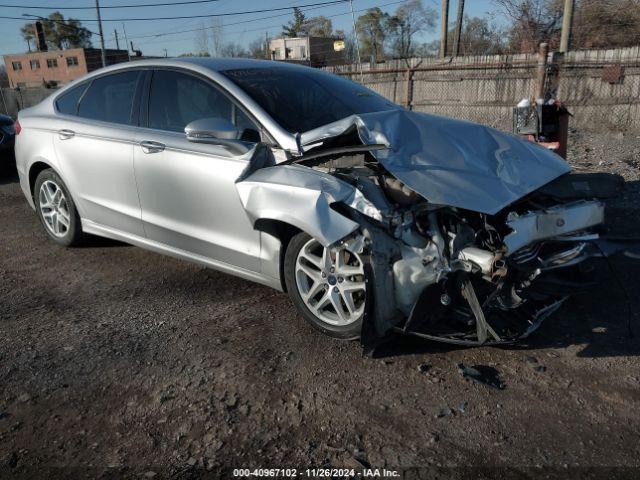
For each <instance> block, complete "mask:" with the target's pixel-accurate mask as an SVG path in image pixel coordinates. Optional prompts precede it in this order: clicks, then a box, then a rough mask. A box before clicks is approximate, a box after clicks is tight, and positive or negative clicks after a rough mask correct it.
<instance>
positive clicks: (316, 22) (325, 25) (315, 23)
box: [300, 15, 333, 37]
mask: <svg viewBox="0 0 640 480" xmlns="http://www.w3.org/2000/svg"><path fill="white" fill-rule="evenodd" d="M300 33H301V34H302V35H304V36H308V37H330V36H331V35H332V34H333V25H332V23H331V20H330V19H328V18H327V17H325V16H322V15H320V16H318V17H311V18H308V19H306V20H305V21H304V23H303V24H302V29H301V31H300Z"/></svg>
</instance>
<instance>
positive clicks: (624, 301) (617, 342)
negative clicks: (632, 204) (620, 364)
mask: <svg viewBox="0 0 640 480" xmlns="http://www.w3.org/2000/svg"><path fill="white" fill-rule="evenodd" d="M611 266H612V267H613V268H612V270H610V269H609V268H608V267H607V265H606V264H605V262H604V261H599V262H598V267H597V268H598V272H599V274H600V284H599V286H598V287H597V288H596V289H594V290H593V291H590V292H589V293H585V294H580V295H575V296H573V297H571V298H570V299H569V300H568V301H567V302H565V304H564V305H563V306H562V307H561V308H560V309H559V310H558V311H557V312H555V313H554V314H552V315H551V316H549V318H547V319H545V321H544V322H543V323H542V325H541V326H540V328H539V329H538V330H536V331H535V332H533V333H532V334H531V335H530V336H529V337H528V338H526V339H523V340H520V341H519V342H518V343H515V344H511V345H503V346H499V347H496V348H500V349H505V350H512V351H521V352H534V351H536V350H544V349H563V348H567V347H571V346H579V347H581V349H580V350H579V351H578V353H577V354H576V356H578V357H584V358H599V357H618V356H640V339H639V335H640V315H639V314H638V310H639V307H640V305H639V303H640V302H639V300H638V298H637V295H636V294H635V292H637V291H638V290H639V289H640V261H639V260H631V259H629V258H627V257H625V256H623V255H621V254H618V255H616V256H615V257H614V258H612V259H611ZM625 291H626V292H625ZM467 348H478V347H461V346H458V345H450V344H446V343H440V342H435V341H429V340H425V339H421V338H418V337H412V336H409V335H400V334H398V335H393V336H392V337H390V338H388V339H387V341H386V342H384V343H382V344H381V345H379V346H378V347H377V348H376V349H375V350H374V353H373V356H374V357H375V358H388V357H399V356H406V355H418V354H426V353H430V354H433V353H445V352H450V351H455V350H461V349H467ZM482 348H485V347H482Z"/></svg>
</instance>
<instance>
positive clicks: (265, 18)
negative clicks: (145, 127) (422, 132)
mask: <svg viewBox="0 0 640 480" xmlns="http://www.w3.org/2000/svg"><path fill="white" fill-rule="evenodd" d="M405 1H406V0H402V2H405ZM399 3H400V2H399ZM323 6H324V5H320V6H316V7H310V8H306V9H304V11H305V12H308V11H311V10H317V9H319V8H322V7H323ZM285 15H289V13H278V14H276V15H269V16H268V17H260V18H251V19H249V20H240V21H238V22H232V23H225V24H224V25H222V26H223V27H230V26H232V25H241V24H243V23H251V22H259V21H261V20H268V19H270V18H280V17H284V16H285ZM327 18H329V17H327ZM214 28H218V26H210V27H204V28H203V27H199V28H192V29H189V30H180V31H175V32H166V33H153V34H149V35H137V36H133V37H131V38H156V37H164V36H166V35H178V34H180V33H192V32H200V31H202V30H212V29H214Z"/></svg>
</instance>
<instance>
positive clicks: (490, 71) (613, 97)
mask: <svg viewBox="0 0 640 480" xmlns="http://www.w3.org/2000/svg"><path fill="white" fill-rule="evenodd" d="M541 68H542V70H541ZM327 70H329V71H331V72H333V73H336V74H338V75H341V76H344V77H347V78H349V79H351V80H353V81H356V82H360V83H363V84H364V85H366V86H367V87H369V88H371V89H373V90H375V91H377V92H378V93H380V94H381V95H383V96H385V97H386V98H388V99H389V100H391V101H393V102H395V103H398V104H400V105H404V106H406V107H407V108H410V109H412V110H416V111H421V112H429V113H435V114H439V115H445V116H448V117H453V118H460V119H465V120H471V121H475V122H480V123H484V124H487V125H491V126H494V127H497V128H500V129H503V130H509V129H511V127H512V122H513V116H512V112H513V107H514V106H516V105H517V104H518V102H520V101H521V100H522V99H524V98H527V99H531V98H536V97H537V93H538V92H539V91H542V92H544V93H545V94H546V95H549V96H551V97H552V98H557V99H558V100H560V101H562V102H564V103H565V104H566V105H567V106H568V107H569V110H570V111H571V113H573V114H574V118H573V119H572V123H571V125H572V126H573V127H575V128H582V129H607V130H623V131H624V130H640V47H634V48H624V49H616V50H588V51H577V52H569V53H567V54H565V55H559V54H557V53H549V54H548V55H547V56H546V60H545V57H544V56H542V57H541V56H540V55H538V54H518V55H491V56H469V57H453V58H447V59H444V60H443V59H436V58H424V59H411V60H409V61H406V60H392V61H387V62H386V63H384V64H378V65H376V66H375V67H374V68H371V67H370V65H368V64H363V66H362V73H361V72H360V68H359V66H358V65H344V66H339V67H329V68H327ZM540 82H542V84H543V86H544V87H543V88H542V89H540V88H539V84H540Z"/></svg>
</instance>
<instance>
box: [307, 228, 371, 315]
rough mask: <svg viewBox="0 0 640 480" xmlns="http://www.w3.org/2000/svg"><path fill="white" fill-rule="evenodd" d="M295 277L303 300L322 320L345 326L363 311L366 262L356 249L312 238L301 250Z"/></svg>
mask: <svg viewBox="0 0 640 480" xmlns="http://www.w3.org/2000/svg"><path fill="white" fill-rule="evenodd" d="M295 278H296V286H297V287H298V292H299V293H300V296H301V298H302V301H303V302H304V303H305V305H306V306H307V308H308V309H309V310H310V311H311V312H312V313H313V314H314V315H315V316H316V317H317V318H319V319H320V320H322V321H323V322H326V323H328V324H330V325H336V326H346V325H350V324H352V323H354V322H356V321H358V320H359V319H360V317H361V316H362V314H363V313H364V305H365V294H366V283H365V277H364V266H363V263H362V260H361V259H360V257H358V255H356V254H355V253H353V252H350V251H348V250H347V249H345V248H341V247H338V248H332V249H328V248H325V247H323V246H322V245H321V244H320V243H319V242H318V241H317V240H315V239H311V240H309V241H308V242H307V243H306V244H305V245H304V246H303V247H302V248H301V249H300V252H298V257H297V259H296V266H295Z"/></svg>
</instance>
